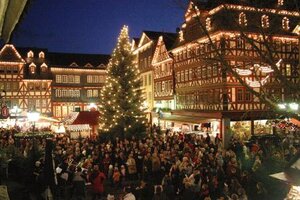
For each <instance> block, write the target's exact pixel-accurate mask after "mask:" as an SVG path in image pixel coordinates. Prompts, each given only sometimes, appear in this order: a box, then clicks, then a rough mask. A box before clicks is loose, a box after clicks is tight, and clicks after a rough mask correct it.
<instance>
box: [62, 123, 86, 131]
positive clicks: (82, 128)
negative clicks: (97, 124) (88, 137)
mask: <svg viewBox="0 0 300 200" xmlns="http://www.w3.org/2000/svg"><path fill="white" fill-rule="evenodd" d="M66 129H67V130H68V131H89V130H91V128H90V125H88V124H74V125H66Z"/></svg>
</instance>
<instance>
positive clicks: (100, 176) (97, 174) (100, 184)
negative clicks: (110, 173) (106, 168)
mask: <svg viewBox="0 0 300 200" xmlns="http://www.w3.org/2000/svg"><path fill="white" fill-rule="evenodd" d="M105 179H106V176H105V174H104V173H103V172H102V171H100V170H99V166H98V165H94V169H93V173H92V174H91V183H92V186H93V192H94V195H93V200H95V199H98V198H101V197H102V195H103V193H104V180H105Z"/></svg>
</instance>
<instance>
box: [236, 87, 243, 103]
mask: <svg viewBox="0 0 300 200" xmlns="http://www.w3.org/2000/svg"><path fill="white" fill-rule="evenodd" d="M236 101H243V89H242V88H238V89H237V91H236Z"/></svg>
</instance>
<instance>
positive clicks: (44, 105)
mask: <svg viewBox="0 0 300 200" xmlns="http://www.w3.org/2000/svg"><path fill="white" fill-rule="evenodd" d="M42 107H43V108H46V107H47V100H46V99H42Z"/></svg>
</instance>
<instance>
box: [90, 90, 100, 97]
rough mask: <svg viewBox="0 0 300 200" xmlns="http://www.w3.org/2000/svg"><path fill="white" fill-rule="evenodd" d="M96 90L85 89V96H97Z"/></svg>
mask: <svg viewBox="0 0 300 200" xmlns="http://www.w3.org/2000/svg"><path fill="white" fill-rule="evenodd" d="M98 96H99V93H98V90H87V97H98Z"/></svg>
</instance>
